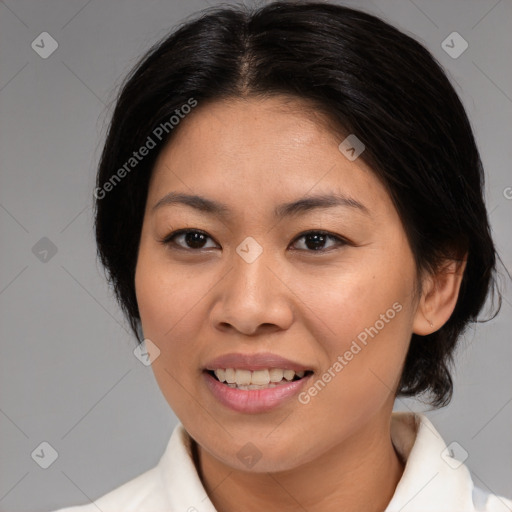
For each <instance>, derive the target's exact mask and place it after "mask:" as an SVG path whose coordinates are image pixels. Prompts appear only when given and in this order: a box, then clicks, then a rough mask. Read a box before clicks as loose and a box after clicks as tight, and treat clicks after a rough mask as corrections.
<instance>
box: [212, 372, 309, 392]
mask: <svg viewBox="0 0 512 512" xmlns="http://www.w3.org/2000/svg"><path fill="white" fill-rule="evenodd" d="M205 372H206V373H208V374H209V375H211V377H212V378H214V379H215V380H216V381H217V382H220V383H221V384H224V385H226V386H228V387H230V388H232V389H240V390H245V391H249V390H261V389H271V388H276V387H279V386H283V385H286V384H289V383H290V382H297V381H299V380H302V379H305V378H307V377H309V376H310V375H312V374H313V371H312V370H292V369H289V368H288V369H284V368H267V369H257V370H248V369H241V368H217V369H215V370H205Z"/></svg>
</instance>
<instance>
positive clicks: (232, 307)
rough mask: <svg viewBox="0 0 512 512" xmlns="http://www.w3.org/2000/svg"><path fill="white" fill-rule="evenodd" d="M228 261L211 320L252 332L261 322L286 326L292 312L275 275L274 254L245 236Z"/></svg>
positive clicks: (275, 263) (276, 270)
mask: <svg viewBox="0 0 512 512" xmlns="http://www.w3.org/2000/svg"><path fill="white" fill-rule="evenodd" d="M230 263H231V264H230V268H231V270H230V272H229V273H228V274H227V275H226V279H225V281H224V284H223V290H222V293H221V294H220V295H219V303H218V304H216V305H215V309H214V311H215V314H214V321H215V323H216V324H217V325H219V324H223V325H227V324H230V325H231V326H232V327H234V328H236V329H237V330H239V331H241V332H244V333H245V334H252V333H254V332H255V331H256V330H257V329H258V327H259V326H260V325H263V324H273V325H274V326H279V327H280V328H287V326H288V325H289V324H290V322H291V320H292V316H293V315H292V311H291V308H290V303H289V300H288V299H287V296H286V292H285V290H286V287H285V286H284V285H283V284H282V283H281V282H280V280H279V279H278V277H277V276H278V275H279V270H278V266H279V265H278V263H277V259H276V258H275V254H272V252H271V251H270V250H265V248H264V246H262V244H260V243H258V242H257V241H256V240H255V239H254V238H252V237H247V238H246V239H245V240H244V241H243V242H242V243H241V244H239V245H238V247H237V248H236V251H234V252H233V253H232V261H231V262H230Z"/></svg>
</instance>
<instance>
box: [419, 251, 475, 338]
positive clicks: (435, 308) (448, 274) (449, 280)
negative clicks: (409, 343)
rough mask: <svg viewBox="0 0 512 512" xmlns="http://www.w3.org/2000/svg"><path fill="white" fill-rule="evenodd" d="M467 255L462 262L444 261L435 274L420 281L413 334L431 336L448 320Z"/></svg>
mask: <svg viewBox="0 0 512 512" xmlns="http://www.w3.org/2000/svg"><path fill="white" fill-rule="evenodd" d="M466 261H467V254H466V255H464V258H463V259H462V260H446V261H445V262H444V263H443V264H442V265H441V266H440V268H439V269H438V270H437V271H436V273H435V274H429V275H427V276H426V277H425V278H424V279H423V281H422V294H421V297H420V301H419V304H418V308H417V310H416V314H415V316H414V321H413V332H414V333H415V334H419V335H421V336H426V335H427V334H432V333H433V332H435V331H437V330H438V329H440V328H441V327H442V326H443V325H444V324H445V323H446V322H447V321H448V319H449V318H450V316H451V314H452V313H453V310H454V309H455V305H456V304H457V298H458V296H459V290H460V284H461V282H462V276H463V275H464V270H465V268H466Z"/></svg>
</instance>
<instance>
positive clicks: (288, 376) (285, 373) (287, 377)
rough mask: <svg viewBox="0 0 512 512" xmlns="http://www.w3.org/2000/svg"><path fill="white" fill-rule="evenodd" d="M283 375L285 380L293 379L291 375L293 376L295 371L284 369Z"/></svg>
mask: <svg viewBox="0 0 512 512" xmlns="http://www.w3.org/2000/svg"><path fill="white" fill-rule="evenodd" d="M283 376H284V378H285V379H286V380H293V377H295V372H294V371H293V370H285V371H284V372H283Z"/></svg>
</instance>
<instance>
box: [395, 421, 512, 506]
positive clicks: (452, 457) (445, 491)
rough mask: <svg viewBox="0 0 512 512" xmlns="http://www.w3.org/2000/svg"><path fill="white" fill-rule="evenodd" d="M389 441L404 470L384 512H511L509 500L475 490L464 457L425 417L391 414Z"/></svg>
mask: <svg viewBox="0 0 512 512" xmlns="http://www.w3.org/2000/svg"><path fill="white" fill-rule="evenodd" d="M391 437H392V441H393V444H394V446H395V449H396V450H397V452H398V453H399V455H400V456H401V458H402V460H403V461H404V463H405V469H404V472H403V475H402V478H401V479H400V482H399V483H398V486H397V487H396V490H395V494H394V496H393V499H392V500H391V502H390V503H389V505H388V507H387V508H386V512H398V511H400V512H424V511H431V510H436V512H512V501H511V500H510V499H507V498H504V497H501V496H496V495H494V494H491V493H488V492H486V491H483V490H482V489H479V488H478V487H475V485H474V482H473V479H472V476H471V472H470V470H469V468H468V467H467V466H466V465H465V464H464V461H465V458H466V457H461V460H457V454H456V453H454V450H453V448H452V445H453V443H452V444H450V445H449V446H447V445H446V444H445V442H444V440H443V439H442V437H441V435H440V434H439V432H438V431H437V430H436V429H435V428H434V426H433V425H432V423H431V422H430V421H429V419H428V418H427V417H426V416H425V415H423V414H415V413H393V416H392V427H391ZM455 451H456V450H455Z"/></svg>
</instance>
